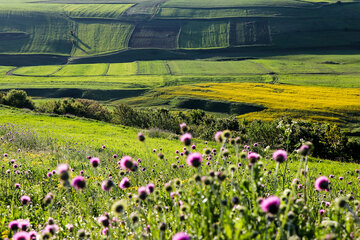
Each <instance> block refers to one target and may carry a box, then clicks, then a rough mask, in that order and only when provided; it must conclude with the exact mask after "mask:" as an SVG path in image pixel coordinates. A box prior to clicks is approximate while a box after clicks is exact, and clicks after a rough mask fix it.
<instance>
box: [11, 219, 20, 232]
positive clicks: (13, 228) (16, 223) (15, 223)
mask: <svg viewBox="0 0 360 240" xmlns="http://www.w3.org/2000/svg"><path fill="white" fill-rule="evenodd" d="M19 227H20V226H19V221H17V220H14V221H11V222H10V223H9V229H10V230H11V231H16V230H18V229H19Z"/></svg>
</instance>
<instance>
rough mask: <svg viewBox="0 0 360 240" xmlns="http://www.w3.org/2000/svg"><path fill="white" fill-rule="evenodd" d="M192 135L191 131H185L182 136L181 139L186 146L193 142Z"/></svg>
mask: <svg viewBox="0 0 360 240" xmlns="http://www.w3.org/2000/svg"><path fill="white" fill-rule="evenodd" d="M191 138H192V135H191V134H190V133H185V134H183V135H182V136H181V137H180V141H181V142H182V143H184V145H185V146H189V145H190V144H191Z"/></svg>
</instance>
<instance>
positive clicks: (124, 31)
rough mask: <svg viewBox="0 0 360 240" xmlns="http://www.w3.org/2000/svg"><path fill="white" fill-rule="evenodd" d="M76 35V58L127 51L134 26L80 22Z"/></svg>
mask: <svg viewBox="0 0 360 240" xmlns="http://www.w3.org/2000/svg"><path fill="white" fill-rule="evenodd" d="M76 26H77V27H76V33H75V35H74V40H75V51H74V53H73V55H74V56H86V55H94V54H101V53H107V52H112V51H117V50H121V49H125V48H127V46H128V42H129V38H130V35H131V33H132V31H133V29H134V27H133V25H131V24H127V23H96V22H87V23H84V22H79V23H77V25H76Z"/></svg>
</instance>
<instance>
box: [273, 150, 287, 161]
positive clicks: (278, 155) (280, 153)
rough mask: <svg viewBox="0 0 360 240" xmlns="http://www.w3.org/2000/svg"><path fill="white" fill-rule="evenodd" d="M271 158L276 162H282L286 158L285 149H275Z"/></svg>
mask: <svg viewBox="0 0 360 240" xmlns="http://www.w3.org/2000/svg"><path fill="white" fill-rule="evenodd" d="M273 159H274V160H275V161H276V162H278V163H283V162H285V161H286V159H287V153H286V151H285V150H276V151H275V152H274V153H273Z"/></svg>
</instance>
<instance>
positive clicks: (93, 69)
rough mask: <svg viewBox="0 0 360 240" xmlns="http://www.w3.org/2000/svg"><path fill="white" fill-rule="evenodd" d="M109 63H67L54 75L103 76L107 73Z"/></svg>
mask: <svg viewBox="0 0 360 240" xmlns="http://www.w3.org/2000/svg"><path fill="white" fill-rule="evenodd" d="M106 69H107V64H79V65H66V66H65V67H64V68H62V69H61V70H60V71H59V72H57V73H56V74H54V76H64V77H68V76H101V75H103V74H104V73H105V71H106Z"/></svg>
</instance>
